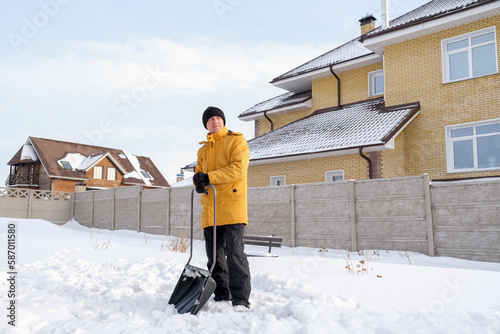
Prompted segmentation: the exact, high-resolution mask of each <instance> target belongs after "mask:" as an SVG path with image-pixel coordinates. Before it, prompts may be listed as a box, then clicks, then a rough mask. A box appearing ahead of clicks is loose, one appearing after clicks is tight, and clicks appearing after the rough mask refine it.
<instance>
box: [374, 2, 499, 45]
mask: <svg viewBox="0 0 500 334" xmlns="http://www.w3.org/2000/svg"><path fill="white" fill-rule="evenodd" d="M487 2H491V0H434V1H430V2H428V3H426V4H424V5H422V6H420V7H418V8H416V9H414V10H412V11H410V12H408V13H406V14H403V15H401V16H399V17H397V18H395V19H393V20H391V21H390V23H389V26H388V27H387V28H385V29H382V27H378V28H377V29H374V30H372V31H370V32H369V33H368V34H367V35H366V36H367V37H371V36H374V35H379V34H383V33H385V32H388V31H392V30H396V29H401V28H403V27H405V26H409V25H412V24H416V23H420V22H422V21H427V20H429V19H433V18H436V17H439V16H442V15H446V14H450V13H454V12H457V11H460V10H464V9H468V8H470V7H473V6H476V5H481V4H483V3H487Z"/></svg>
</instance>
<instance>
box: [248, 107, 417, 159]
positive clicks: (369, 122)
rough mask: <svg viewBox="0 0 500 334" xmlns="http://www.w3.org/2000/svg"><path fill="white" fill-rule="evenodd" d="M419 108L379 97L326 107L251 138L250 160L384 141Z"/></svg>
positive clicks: (318, 151)
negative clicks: (391, 103)
mask: <svg viewBox="0 0 500 334" xmlns="http://www.w3.org/2000/svg"><path fill="white" fill-rule="evenodd" d="M418 110H419V105H418V103H415V104H411V105H407V106H405V107H399V108H396V107H391V108H390V109H385V108H384V100H383V99H376V100H369V101H364V102H360V103H356V104H352V105H346V106H344V107H343V108H341V109H338V108H332V109H329V110H323V111H319V112H316V113H314V114H312V115H311V116H308V117H305V118H303V119H301V120H298V121H296V122H293V123H290V124H288V125H285V126H283V127H281V128H279V129H276V130H274V131H271V132H268V133H266V134H264V135H262V136H260V137H256V138H253V139H251V140H249V141H248V144H249V146H250V160H251V161H252V160H258V159H265V158H276V157H285V156H293V155H300V154H310V153H320V152H328V151H334V150H344V149H351V148H357V147H362V146H371V145H384V144H386V142H387V141H388V140H389V139H391V138H390V137H392V135H394V134H395V133H396V130H397V129H399V128H400V127H401V126H403V125H404V124H405V123H407V122H408V121H409V120H410V119H411V118H412V117H413V116H414V115H415V114H416V112H418Z"/></svg>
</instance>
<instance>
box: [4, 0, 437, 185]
mask: <svg viewBox="0 0 500 334" xmlns="http://www.w3.org/2000/svg"><path fill="white" fill-rule="evenodd" d="M426 2H428V1H427V0H389V16H390V18H391V19H392V18H395V17H397V16H400V15H402V14H404V13H405V12H408V11H410V10H412V9H414V8H416V7H418V6H420V5H422V4H424V3H426ZM380 8H381V1H380V0H350V1H346V0H310V1H285V0H276V1H270V0H267V1H264V0H203V1H201V0H200V1H165V0H164V1H160V0H149V1H132V0H121V1H118V0H109V1H102V0H101V1H96V0H86V1H83V0H39V1H14V0H0V36H1V38H0V48H1V50H2V52H1V53H0V108H1V114H2V125H3V126H2V128H1V130H2V131H1V135H0V144H1V145H0V180H2V184H1V186H3V185H4V184H3V182H4V181H5V179H7V177H8V173H9V167H8V166H7V163H8V162H9V160H10V159H11V158H12V156H13V155H14V154H15V153H16V152H17V150H18V149H19V148H20V147H21V146H22V145H23V144H24V143H25V142H26V140H27V139H28V137H30V136H33V137H42V138H50V139H57V140H64V141H72V142H79V143H84V144H93V145H99V146H105V147H111V148H118V149H123V150H125V151H127V152H129V153H131V154H135V155H144V156H149V157H151V158H152V159H153V162H154V163H155V164H156V165H157V167H158V168H159V169H160V171H161V172H162V173H163V174H164V176H165V177H166V178H167V180H168V181H169V182H170V183H174V182H175V175H176V174H177V173H178V172H179V171H180V168H181V167H182V166H184V165H186V164H188V163H190V162H192V161H194V160H196V151H197V149H198V148H199V144H198V143H199V142H200V141H202V140H204V138H205V134H206V130H205V129H204V128H203V125H202V123H201V114H202V112H203V110H204V109H205V108H206V107H207V106H209V105H214V106H218V107H220V108H221V109H223V110H224V112H225V114H226V121H227V124H226V125H227V127H228V128H229V129H231V130H233V131H240V132H243V133H244V134H245V137H246V138H247V139H250V138H252V137H253V135H254V123H253V122H243V121H240V120H238V118H237V116H238V115H239V114H240V113H242V112H243V111H245V110H246V109H248V108H250V107H252V106H253V105H254V104H256V103H259V102H261V101H264V100H266V99H269V98H271V97H274V96H276V95H279V94H282V93H284V92H285V91H284V90H282V89H279V88H276V87H274V86H272V85H271V84H270V83H269V81H271V80H272V79H273V78H274V77H277V76H278V75H280V74H282V73H284V72H286V71H288V70H290V69H292V68H294V67H296V66H298V65H301V64H303V63H304V62H306V61H308V60H310V59H312V58H315V57H316V56H319V55H320V54H322V53H324V52H327V51H329V50H331V49H333V48H335V47H337V46H339V45H341V44H343V43H345V42H347V41H348V40H350V39H352V38H355V37H356V36H358V35H359V34H360V28H359V22H358V20H359V19H360V18H361V17H363V16H365V15H367V14H372V15H374V16H375V17H376V18H377V20H378V21H377V22H378V24H377V25H379V24H380V11H381V10H380ZM187 176H189V175H187Z"/></svg>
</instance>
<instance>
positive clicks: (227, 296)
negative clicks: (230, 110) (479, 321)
mask: <svg viewBox="0 0 500 334" xmlns="http://www.w3.org/2000/svg"><path fill="white" fill-rule="evenodd" d="M202 121H203V125H204V126H205V128H206V129H207V130H208V131H209V133H208V134H207V140H206V141H203V142H200V144H202V145H203V146H202V147H201V148H200V149H199V150H198V161H197V165H196V169H195V175H194V176H193V183H194V185H195V186H196V191H197V192H198V193H201V194H202V197H201V205H202V213H201V227H202V228H203V234H204V236H205V246H206V252H207V257H208V268H210V267H211V266H212V263H213V261H214V260H215V261H216V262H215V267H214V270H213V272H212V277H213V278H214V280H215V282H216V283H217V288H216V289H215V291H214V295H215V297H214V299H215V300H216V301H232V304H233V306H235V307H238V308H239V309H243V310H244V309H247V308H249V307H250V302H249V297H250V291H251V285H250V268H249V265H248V260H247V256H246V254H245V253H244V244H243V238H242V237H243V234H244V229H245V226H246V225H247V224H248V212H247V173H248V163H249V160H250V153H249V148H248V144H247V141H246V139H245V137H243V134H241V133H239V132H232V131H229V130H228V129H227V128H226V125H225V123H226V118H225V115H224V112H223V111H222V110H221V109H219V108H217V107H208V108H207V109H206V110H205V112H204V113H203V117H202ZM207 184H211V185H213V186H214V187H215V189H216V196H217V202H216V207H217V212H216V223H217V227H216V233H217V235H216V250H217V254H216V259H213V233H214V228H213V221H214V220H213V214H214V212H213V190H212V189H211V188H206V189H205V186H206V185H207ZM226 257H227V260H226Z"/></svg>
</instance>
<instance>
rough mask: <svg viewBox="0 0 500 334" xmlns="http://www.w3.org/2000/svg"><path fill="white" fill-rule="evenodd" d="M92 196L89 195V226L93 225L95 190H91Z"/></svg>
mask: <svg viewBox="0 0 500 334" xmlns="http://www.w3.org/2000/svg"><path fill="white" fill-rule="evenodd" d="M91 194H92V196H90V227H91V228H92V227H94V194H95V191H94V190H92V191H91Z"/></svg>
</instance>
